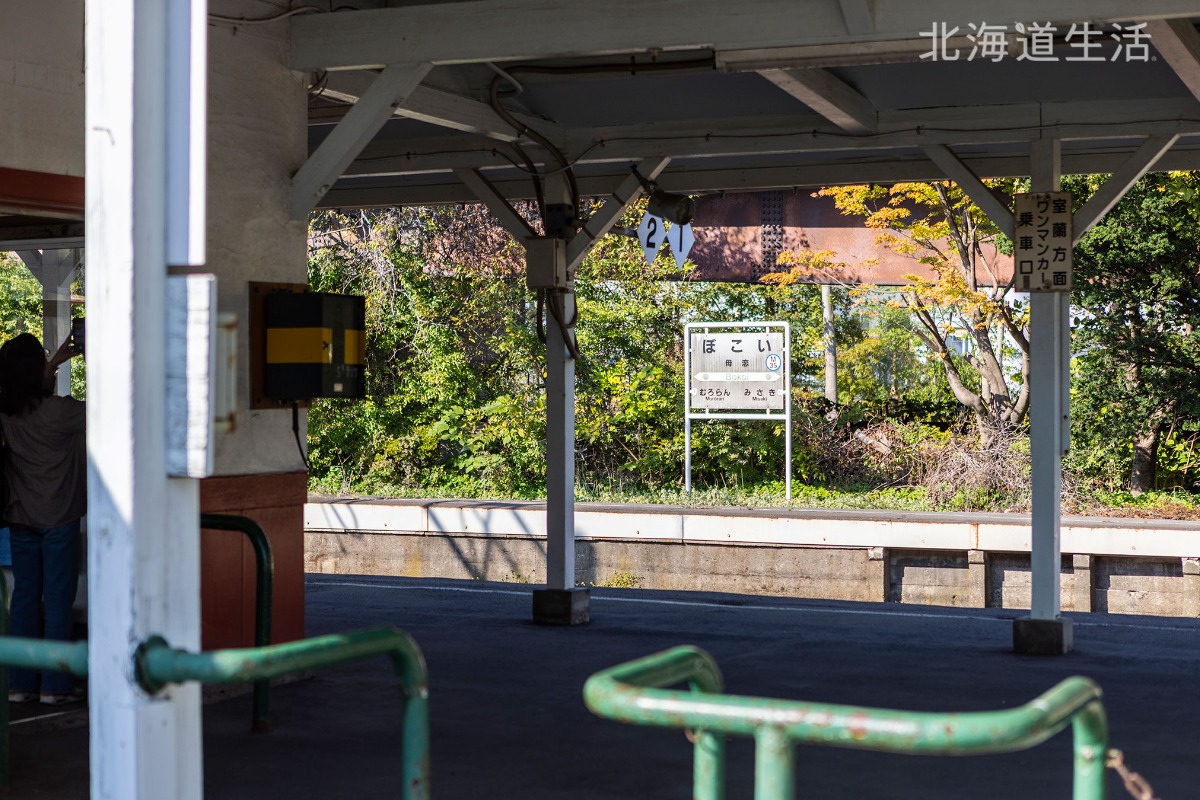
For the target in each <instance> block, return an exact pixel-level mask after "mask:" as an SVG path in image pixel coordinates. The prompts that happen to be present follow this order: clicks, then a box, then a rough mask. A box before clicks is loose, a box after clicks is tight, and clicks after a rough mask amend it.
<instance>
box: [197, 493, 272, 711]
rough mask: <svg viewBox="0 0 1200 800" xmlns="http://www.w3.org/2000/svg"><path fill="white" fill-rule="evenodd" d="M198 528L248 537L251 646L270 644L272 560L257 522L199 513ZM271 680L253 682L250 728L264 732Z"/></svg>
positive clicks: (223, 515) (268, 543) (269, 546)
mask: <svg viewBox="0 0 1200 800" xmlns="http://www.w3.org/2000/svg"><path fill="white" fill-rule="evenodd" d="M200 529H201V530H205V529H212V530H222V531H239V532H241V533H243V534H245V536H246V538H247V539H249V540H250V546H251V547H253V548H254V567H255V581H254V645H255V646H256V647H266V646H267V645H269V644H270V643H271V597H272V591H273V589H272V582H273V580H274V574H275V562H274V559H273V558H272V556H271V542H270V540H268V539H267V534H266V533H264V532H263V529H262V528H261V527H259V525H258V523H256V522H255V521H254V520H252V519H250V518H249V517H242V516H237V515H235V514H201V515H200ZM270 691H271V681H270V680H261V681H255V682H254V708H253V710H252V712H251V718H250V730H252V731H254V732H255V733H266V732H267V731H269V730H271V721H270V705H271V699H270Z"/></svg>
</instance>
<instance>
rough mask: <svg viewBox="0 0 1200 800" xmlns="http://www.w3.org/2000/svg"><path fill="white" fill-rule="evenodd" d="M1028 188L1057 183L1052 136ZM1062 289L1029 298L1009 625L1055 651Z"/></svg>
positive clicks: (1066, 420) (1063, 432)
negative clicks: (1015, 574)
mask: <svg viewBox="0 0 1200 800" xmlns="http://www.w3.org/2000/svg"><path fill="white" fill-rule="evenodd" d="M1031 162H1032V180H1031V191H1033V192H1056V191H1059V190H1060V189H1061V188H1062V181H1061V171H1060V164H1061V162H1060V154H1059V142H1058V140H1037V141H1034V142H1033V143H1032V150H1031ZM1070 309H1071V295H1070V293H1068V292H1034V293H1031V294H1030V296H1029V348H1030V353H1029V357H1030V386H1029V389H1030V404H1029V423H1030V425H1029V435H1030V449H1031V457H1032V462H1033V470H1032V472H1033V475H1032V479H1033V497H1032V503H1033V521H1032V553H1031V555H1030V571H1031V580H1032V601H1031V604H1030V616H1029V618H1028V619H1019V620H1016V621H1015V622H1014V627H1013V647H1014V649H1015V650H1016V651H1017V652H1021V653H1034V654H1042V655H1055V654H1062V653H1066V652H1069V651H1070V650H1071V647H1072V633H1071V623H1070V621H1069V620H1063V619H1062V615H1061V613H1060V607H1061V585H1060V584H1061V580H1060V577H1061V571H1062V566H1061V561H1062V550H1061V539H1060V519H1061V496H1062V457H1063V455H1064V454H1065V453H1066V452H1067V448H1068V446H1069V443H1070V434H1071V429H1070V417H1069V392H1070V357H1071V328H1070Z"/></svg>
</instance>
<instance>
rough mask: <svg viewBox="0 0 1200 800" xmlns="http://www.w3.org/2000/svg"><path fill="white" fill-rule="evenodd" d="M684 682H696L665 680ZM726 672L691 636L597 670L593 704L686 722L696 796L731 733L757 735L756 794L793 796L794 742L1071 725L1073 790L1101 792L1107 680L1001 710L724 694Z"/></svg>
mask: <svg viewBox="0 0 1200 800" xmlns="http://www.w3.org/2000/svg"><path fill="white" fill-rule="evenodd" d="M682 683H686V684H688V685H689V688H690V691H685V690H672V689H666V688H664V687H668V686H675V685H677V684H682ZM723 688H724V687H723V680H722V678H721V672H720V670H719V669H718V667H717V664H716V662H715V661H714V660H713V658H712V656H710V655H709V654H708V653H706V652H705V651H703V650H701V649H700V648H698V647H691V646H684V647H675V648H672V649H670V650H664V651H663V652H661V653H655V654H654V655H650V656H646V657H645V658H640V659H637V660H636V661H630V662H628V663H626V664H621V665H618V666H615V667H612V668H610V669H606V670H603V671H601V672H598V673H596V674H595V675H593V676H592V677H591V678H589V679H588V681H587V683H585V684H584V687H583V696H584V700H585V702H586V703H587V706H588V708H589V709H591V710H592V712H593V713H595V714H597V715H599V716H602V717H607V718H609V719H615V720H619V721H621V722H629V723H633V724H635V725H656V726H660V727H667V728H685V729H689V730H691V731H692V734H691V738H692V739H693V741H694V742H695V761H694V767H693V773H694V778H693V780H694V784H695V793H694V797H695V798H696V800H721V798H723V797H724V796H725V737H726V735H735V736H750V737H753V738H754V739H755V742H756V748H755V790H754V797H755V800H777V799H782V798H789V799H790V798H792V797H793V796H794V792H795V767H794V762H793V750H794V745H795V744H797V743H806V744H816V745H827V746H832V747H848V748H859V749H864V750H882V751H887V752H893V753H908V754H913V755H984V754H990V753H1008V752H1013V751H1016V750H1025V749H1027V748H1030V747H1033V746H1035V745H1037V744H1040V743H1041V742H1043V741H1045V740H1046V739H1048V738H1050V737H1051V736H1053V735H1054V734H1056V733H1058V732H1059V731H1061V730H1062V729H1063V728H1065V727H1066V726H1067V725H1071V726H1072V727H1073V732H1074V739H1075V779H1074V800H1102V799H1103V797H1104V785H1105V763H1104V761H1105V753H1106V751H1107V748H1108V723H1107V721H1106V717H1105V713H1104V706H1103V705H1102V704H1101V702H1100V689H1099V687H1098V686H1096V684H1095V683H1093V682H1092V681H1090V680H1088V679H1087V678H1080V677H1074V678H1068V679H1067V680H1065V681H1063V682H1062V683H1059V684H1058V685H1057V686H1054V687H1053V688H1051V689H1050V690H1049V691H1047V692H1046V693H1045V694H1043V695H1041V696H1040V697H1037V698H1034V699H1033V700H1032V701H1030V702H1028V703H1026V704H1025V705H1023V706H1020V707H1018V708H1013V709H1006V710H1003V711H984V712H971V713H947V714H936V713H923V712H908V711H892V710H886V709H873V708H856V707H853V706H842V705H832V704H827V703H804V702H795V701H787V700H770V699H765V698H757V697H740V696H736V695H724V694H720V692H721V691H722V690H723Z"/></svg>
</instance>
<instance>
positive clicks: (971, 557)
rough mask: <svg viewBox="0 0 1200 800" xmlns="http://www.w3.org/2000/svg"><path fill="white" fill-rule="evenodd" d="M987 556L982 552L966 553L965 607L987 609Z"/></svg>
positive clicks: (970, 551)
mask: <svg viewBox="0 0 1200 800" xmlns="http://www.w3.org/2000/svg"><path fill="white" fill-rule="evenodd" d="M987 605H988V554H987V552H986V551H984V550H968V551H967V606H968V607H970V608H987Z"/></svg>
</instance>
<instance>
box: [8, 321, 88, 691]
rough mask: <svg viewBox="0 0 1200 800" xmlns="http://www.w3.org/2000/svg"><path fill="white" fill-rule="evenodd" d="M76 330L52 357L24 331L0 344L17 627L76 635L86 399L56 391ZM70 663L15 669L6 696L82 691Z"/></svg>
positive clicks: (45, 634)
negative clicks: (56, 668) (67, 668)
mask: <svg viewBox="0 0 1200 800" xmlns="http://www.w3.org/2000/svg"><path fill="white" fill-rule="evenodd" d="M73 355H76V352H75V349H74V345H73V343H72V339H70V338H68V339H67V340H66V341H65V342H63V345H62V347H60V348H59V349H58V352H57V353H55V354H54V356H53V357H52V358H51V359H50V360H49V361H47V360H46V352H45V350H43V349H42V344H41V342H39V341H38V340H37V338H36V337H35V336H33V335H31V334H28V333H22V334H20V335H19V336H17V337H15V338H13V339H10V340H9V341H8V342H5V344H4V346H3V347H0V427H2V428H3V432H4V438H5V440H6V441H7V443H8V456H9V463H8V469H7V470H6V473H7V476H8V482H9V487H8V488H9V501H8V507H7V509H5V518H6V519H7V520H8V521H9V523H10V525H9V527H10V531H11V536H12V569H13V579H14V581H15V583H16V585H15V587H14V588H13V598H12V631H11V632H12V635H13V636H22V637H29V638H45V639H47V640H56V641H70V639H71V632H72V628H73V623H74V619H73V616H72V607H73V606H74V604H75V589H76V586H77V585H78V580H79V530H80V527H79V523H80V518H81V517H83V514H84V512H85V511H86V509H87V451H86V444H85V437H84V404H83V403H82V402H81V401H79V400H75V399H72V398H70V397H58V396H55V395H54V394H52V387H53V380H54V373H55V371H56V370H57V368H58V365H59V364H62V363H63V362H64V361H67V360H68V359H70V358H71V357H72V356H73ZM80 696H81V693H79V692H77V691H76V690H75V679H74V677H72V676H71V675H69V674H67V673H64V672H52V671H47V672H44V673H38V672H37V671H34V670H28V669H14V670H12V675H11V682H10V690H9V693H8V699H9V701H10V702H14V703H29V702H33V701H34V700H40V701H41V702H42V703H45V704H46V705H59V704H61V703H70V702H73V701H75V700H78V699H79V698H80Z"/></svg>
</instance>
